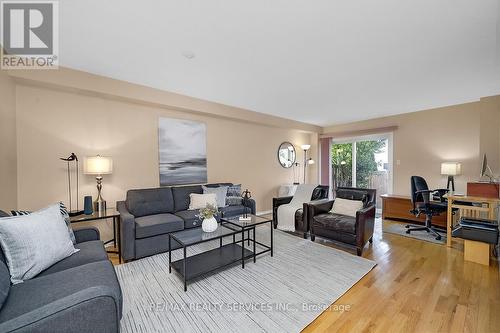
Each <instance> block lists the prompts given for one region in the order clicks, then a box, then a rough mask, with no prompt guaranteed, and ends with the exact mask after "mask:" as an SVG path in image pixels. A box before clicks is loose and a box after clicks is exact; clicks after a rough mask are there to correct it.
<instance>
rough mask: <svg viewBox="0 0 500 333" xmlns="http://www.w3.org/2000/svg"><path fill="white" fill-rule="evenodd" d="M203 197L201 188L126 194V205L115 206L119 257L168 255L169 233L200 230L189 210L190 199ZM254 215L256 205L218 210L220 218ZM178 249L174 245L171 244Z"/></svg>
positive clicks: (151, 190) (195, 186)
mask: <svg viewBox="0 0 500 333" xmlns="http://www.w3.org/2000/svg"><path fill="white" fill-rule="evenodd" d="M228 185H232V184H231V183H217V184H207V185H206V186H208V187H217V186H228ZM191 193H198V194H201V193H203V189H202V187H201V185H191V186H172V187H160V188H150V189H136V190H129V191H128V192H127V198H126V200H125V201H119V202H117V204H116V207H117V209H118V211H119V212H120V218H121V229H120V232H121V255H122V258H123V259H124V260H132V259H138V258H143V257H146V256H151V255H153V254H158V253H162V252H166V251H168V242H169V237H168V235H169V233H172V232H175V231H180V230H184V229H188V228H197V227H201V221H200V220H199V219H198V218H197V217H196V215H197V214H198V213H199V211H198V210H188V207H189V195H190V194H191ZM245 210H246V211H247V212H248V213H252V214H255V201H254V200H253V199H250V200H249V201H248V203H247V207H244V206H243V205H240V206H227V207H222V208H219V212H220V214H219V216H218V218H220V217H231V216H237V215H240V214H242V213H244V212H245ZM172 248H177V244H175V245H174V244H172Z"/></svg>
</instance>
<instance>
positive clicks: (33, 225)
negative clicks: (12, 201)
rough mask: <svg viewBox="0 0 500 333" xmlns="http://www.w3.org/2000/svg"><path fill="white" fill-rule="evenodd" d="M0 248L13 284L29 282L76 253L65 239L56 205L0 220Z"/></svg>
mask: <svg viewBox="0 0 500 333" xmlns="http://www.w3.org/2000/svg"><path fill="white" fill-rule="evenodd" d="M0 245H1V246H2V250H3V253H4V256H5V261H6V263H7V266H8V268H9V272H10V280H11V282H12V283H13V284H17V283H20V282H23V281H24V280H29V279H31V278H33V277H35V276H37V275H38V274H39V273H40V272H42V271H44V270H45V269H47V268H49V267H50V266H52V265H54V264H55V263H57V262H59V261H60V260H62V259H64V258H66V257H69V256H71V255H72V254H73V253H75V252H78V251H79V250H77V249H75V247H74V246H73V243H72V242H71V239H70V238H69V234H68V228H67V227H66V224H65V222H64V220H63V218H62V216H61V212H60V206H59V204H54V205H52V206H49V207H47V208H45V209H42V210H39V211H37V212H33V213H31V214H29V215H22V216H13V217H4V218H2V219H0Z"/></svg>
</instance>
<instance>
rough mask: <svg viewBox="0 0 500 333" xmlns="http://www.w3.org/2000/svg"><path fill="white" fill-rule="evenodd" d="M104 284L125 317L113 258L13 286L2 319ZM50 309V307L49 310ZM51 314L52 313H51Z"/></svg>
mask: <svg viewBox="0 0 500 333" xmlns="http://www.w3.org/2000/svg"><path fill="white" fill-rule="evenodd" d="M98 287H104V288H106V289H107V290H110V291H112V294H113V299H114V300H115V302H116V303H117V304H118V312H119V315H120V316H121V309H122V293H121V289H120V284H119V283H118V279H117V277H116V273H115V270H114V268H113V265H112V264H111V262H110V261H109V260H106V261H99V262H94V263H90V264H86V265H82V266H78V267H74V268H70V269H67V270H64V271H61V272H57V273H54V274H49V275H46V276H42V277H37V278H35V279H31V280H27V281H25V282H24V283H20V284H16V285H13V286H12V287H11V290H10V295H9V298H7V301H6V302H5V304H4V306H3V308H2V311H0V322H5V321H8V320H10V319H13V318H16V317H19V316H21V315H23V314H26V313H28V312H30V311H33V310H37V309H40V308H42V307H43V306H45V305H47V304H50V303H52V302H55V301H59V300H62V299H63V298H65V297H68V296H71V295H73V294H76V293H79V292H82V291H84V290H85V289H95V288H98ZM48 310H49V309H48ZM47 314H48V315H49V314H50V312H48V313H47Z"/></svg>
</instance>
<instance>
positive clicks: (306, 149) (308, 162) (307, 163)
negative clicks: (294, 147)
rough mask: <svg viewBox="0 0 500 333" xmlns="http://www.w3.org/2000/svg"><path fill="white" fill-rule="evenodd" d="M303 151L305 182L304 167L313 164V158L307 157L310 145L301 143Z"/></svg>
mask: <svg viewBox="0 0 500 333" xmlns="http://www.w3.org/2000/svg"><path fill="white" fill-rule="evenodd" d="M300 148H302V150H303V151H304V184H305V183H306V169H307V166H308V165H311V164H314V160H313V159H312V158H309V159H308V158H307V151H308V150H309V149H310V148H311V145H302V146H300Z"/></svg>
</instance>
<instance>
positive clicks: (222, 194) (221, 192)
mask: <svg viewBox="0 0 500 333" xmlns="http://www.w3.org/2000/svg"><path fill="white" fill-rule="evenodd" d="M201 188H202V189H203V194H208V193H214V194H215V195H216V196H217V207H226V197H227V189H228V187H227V186H219V187H208V186H203V185H202V186H201Z"/></svg>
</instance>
